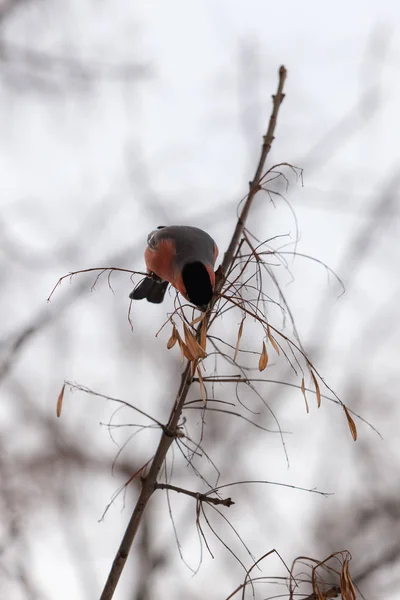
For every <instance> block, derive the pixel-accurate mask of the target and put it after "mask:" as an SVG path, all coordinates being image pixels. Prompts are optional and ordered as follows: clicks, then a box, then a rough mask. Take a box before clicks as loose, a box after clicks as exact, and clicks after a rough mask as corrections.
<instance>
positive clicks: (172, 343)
mask: <svg viewBox="0 0 400 600" xmlns="http://www.w3.org/2000/svg"><path fill="white" fill-rule="evenodd" d="M177 340H178V338H177V335H176V327H175V325H174V326H173V327H172V334H171V337H170V338H169V340H168V343H167V348H168V350H171V348H173V347H174V346H175V344H176V342H177Z"/></svg>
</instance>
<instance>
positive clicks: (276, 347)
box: [267, 325, 280, 355]
mask: <svg viewBox="0 0 400 600" xmlns="http://www.w3.org/2000/svg"><path fill="white" fill-rule="evenodd" d="M267 334H268V339H269V341H270V342H271V344H272V347H273V349H274V350H275V352H276V353H277V354H278V355H279V354H280V350H279V346H278V344H277V343H276V339H275V338H274V336H273V335H272V334H271V331H270V328H269V325H267Z"/></svg>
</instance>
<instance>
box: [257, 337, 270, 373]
mask: <svg viewBox="0 0 400 600" xmlns="http://www.w3.org/2000/svg"><path fill="white" fill-rule="evenodd" d="M267 364H268V352H267V348H266V346H265V343H264V342H263V345H262V351H261V354H260V360H259V361H258V370H259V371H264V369H265V367H266V366H267Z"/></svg>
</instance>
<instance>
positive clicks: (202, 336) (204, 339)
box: [199, 319, 207, 352]
mask: <svg viewBox="0 0 400 600" xmlns="http://www.w3.org/2000/svg"><path fill="white" fill-rule="evenodd" d="M199 344H200V347H201V348H202V349H203V350H204V352H206V351H207V321H206V319H204V320H203V322H202V324H201V327H200V339H199Z"/></svg>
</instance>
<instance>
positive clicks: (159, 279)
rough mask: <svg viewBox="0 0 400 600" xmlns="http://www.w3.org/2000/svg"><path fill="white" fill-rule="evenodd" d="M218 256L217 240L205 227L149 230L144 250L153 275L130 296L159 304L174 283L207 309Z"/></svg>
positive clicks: (142, 282) (194, 301)
mask: <svg viewBox="0 0 400 600" xmlns="http://www.w3.org/2000/svg"><path fill="white" fill-rule="evenodd" d="M217 256H218V248H217V245H216V243H215V242H214V240H213V239H212V237H210V236H209V235H208V233H206V232H205V231H203V230H202V229H198V228H197V227H189V226H187V225H170V226H168V227H164V226H160V227H157V229H155V230H154V231H151V232H150V233H149V235H148V237H147V248H146V251H145V253H144V259H145V262H146V267H147V271H148V273H149V275H148V277H145V279H143V280H142V281H141V282H140V283H139V284H138V285H137V286H136V287H135V289H134V290H133V291H132V292H131V293H130V294H129V297H130V298H132V299H133V300H142V299H143V298H146V299H147V300H148V302H153V303H154V304H159V303H160V302H162V301H163V299H164V296H165V292H166V290H167V287H168V284H169V283H170V284H171V285H173V287H174V288H175V289H177V290H178V291H179V292H180V293H181V294H182V296H183V297H184V298H186V300H189V302H191V303H192V304H195V305H196V306H197V307H198V308H200V309H201V310H205V309H206V307H207V305H208V303H209V302H210V300H211V297H212V295H213V291H214V285H215V273H214V264H215V261H216V259H217Z"/></svg>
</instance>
